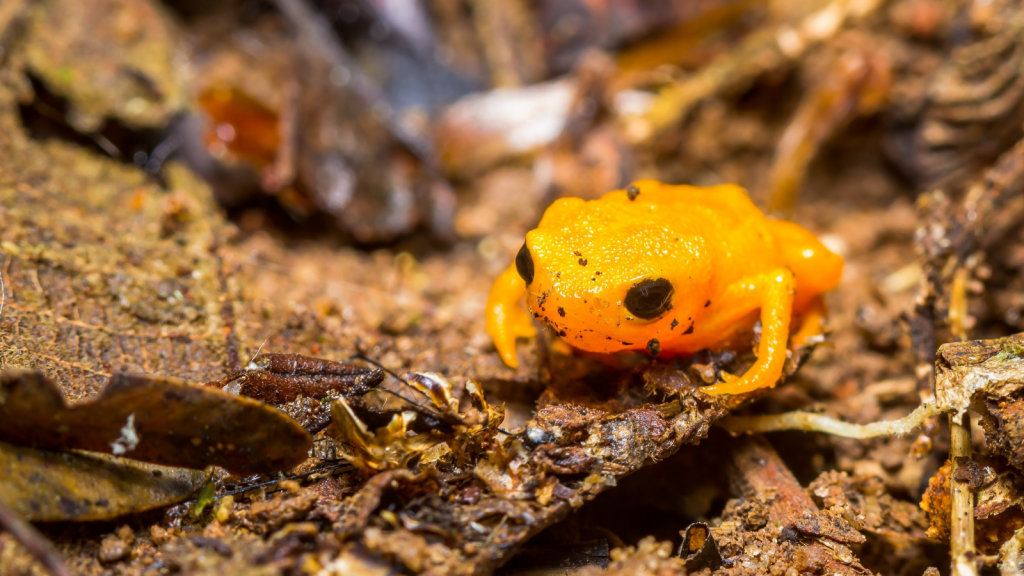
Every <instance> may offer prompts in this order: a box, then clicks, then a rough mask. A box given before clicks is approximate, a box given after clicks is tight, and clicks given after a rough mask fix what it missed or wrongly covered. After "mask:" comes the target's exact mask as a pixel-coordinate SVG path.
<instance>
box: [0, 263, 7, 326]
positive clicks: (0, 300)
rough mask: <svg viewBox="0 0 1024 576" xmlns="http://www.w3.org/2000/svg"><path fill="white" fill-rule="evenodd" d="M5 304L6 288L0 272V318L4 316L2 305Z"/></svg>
mask: <svg viewBox="0 0 1024 576" xmlns="http://www.w3.org/2000/svg"><path fill="white" fill-rule="evenodd" d="M6 303H7V288H6V287H5V286H4V271H3V270H0V317H3V315H4V304H6Z"/></svg>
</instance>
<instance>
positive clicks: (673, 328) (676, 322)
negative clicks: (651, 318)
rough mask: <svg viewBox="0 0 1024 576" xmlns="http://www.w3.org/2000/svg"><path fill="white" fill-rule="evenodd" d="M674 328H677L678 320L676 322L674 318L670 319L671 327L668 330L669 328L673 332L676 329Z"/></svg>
mask: <svg viewBox="0 0 1024 576" xmlns="http://www.w3.org/2000/svg"><path fill="white" fill-rule="evenodd" d="M676 326H679V320H676V319H675V318H673V319H672V326H671V327H670V328H671V329H672V330H675V329H676Z"/></svg>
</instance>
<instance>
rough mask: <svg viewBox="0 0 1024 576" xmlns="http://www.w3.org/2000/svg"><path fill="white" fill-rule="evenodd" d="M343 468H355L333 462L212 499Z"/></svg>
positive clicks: (215, 498) (346, 470)
mask: <svg viewBox="0 0 1024 576" xmlns="http://www.w3.org/2000/svg"><path fill="white" fill-rule="evenodd" d="M343 468H344V469H345V470H343V471H344V472H348V471H350V470H355V467H353V466H352V465H351V464H349V463H348V462H343V463H340V464H335V465H334V466H325V467H323V468H317V469H316V470H310V471H309V472H303V473H302V474H296V475H294V476H286V477H284V478H277V479H275V480H269V481H267V482H261V483H259V484H251V485H249V486H244V487H242V488H237V489H235V490H229V491H227V492H224V493H222V494H217V495H216V496H214V497H213V499H214V500H220V499H221V498H223V497H225V496H234V495H235V494H243V493H245V492H249V491H250V490H258V489H259V488H266V487H267V486H273V485H274V484H280V483H281V482H283V481H285V480H303V479H306V478H308V477H310V476H313V475H314V474H320V473H322V472H333V471H334V470H341V469H343Z"/></svg>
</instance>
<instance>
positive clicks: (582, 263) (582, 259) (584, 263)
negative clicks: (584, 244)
mask: <svg viewBox="0 0 1024 576" xmlns="http://www.w3.org/2000/svg"><path fill="white" fill-rule="evenodd" d="M586 265H587V259H586V258H580V266H586Z"/></svg>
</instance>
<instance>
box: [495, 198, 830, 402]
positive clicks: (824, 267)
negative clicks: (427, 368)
mask: <svg viewBox="0 0 1024 576" xmlns="http://www.w3.org/2000/svg"><path fill="white" fill-rule="evenodd" d="M842 271H843V259H842V258H841V257H839V256H838V255H837V254H835V253H833V252H831V251H830V250H829V249H828V248H826V247H825V246H824V245H823V244H822V243H821V242H820V241H819V240H818V239H817V238H815V237H814V235H813V234H811V233H810V232H808V231H807V230H805V229H804V228H802V227H800V226H798V225H796V224H793V223H791V222H785V221H782V220H769V219H768V218H767V217H765V215H764V213H762V212H761V211H760V210H759V209H758V208H757V206H755V205H754V203H753V202H751V201H750V198H749V197H748V196H747V193H746V191H744V190H743V189H742V188H740V187H739V186H736V185H733V184H724V185H721V186H712V187H707V188H699V187H694V186H671V185H667V184H661V183H659V182H656V181H653V180H641V181H638V182H635V183H634V184H633V185H631V186H628V187H627V188H626V189H625V190H616V191H614V192H609V193H608V194H605V195H604V196H603V197H601V198H600V199H598V200H593V201H589V202H588V201H584V200H582V199H579V198H563V199H561V200H558V201H557V202H555V203H554V204H552V205H551V207H549V208H548V209H547V211H546V212H545V213H544V217H543V218H542V219H541V221H540V224H539V225H538V226H537V228H536V229H535V230H531V231H530V232H529V233H528V234H527V235H526V242H525V243H524V244H523V247H522V248H521V249H520V250H519V254H518V255H517V256H516V260H515V263H514V264H513V265H511V266H509V267H508V269H507V270H505V272H504V273H502V275H501V276H500V277H499V278H498V280H497V281H495V283H494V287H493V288H491V293H490V295H489V296H488V298H487V333H488V334H490V335H491V337H492V338H493V339H494V345H495V346H496V347H497V349H498V353H499V354H500V355H501V357H502V359H503V360H504V361H505V364H507V365H509V366H510V367H512V368H515V367H516V366H518V360H517V358H516V338H518V337H531V336H533V335H534V334H535V333H536V331H535V329H534V327H533V324H532V322H531V319H530V317H531V315H532V316H533V317H534V318H537V319H539V320H540V321H542V322H544V323H545V324H548V325H549V326H551V327H552V328H553V329H554V331H555V332H557V333H558V335H559V336H560V337H561V338H562V339H563V340H565V341H566V342H567V343H569V344H570V345H572V346H573V347H575V348H577V349H579V350H584V351H587V352H594V353H601V354H611V353H615V352H634V351H637V352H638V351H646V352H647V353H648V354H650V355H651V356H658V357H668V356H678V355H686V354H692V353H695V352H697V351H699V350H703V349H705V348H710V349H715V350H721V349H736V348H738V347H742V346H744V345H749V342H750V341H751V339H752V337H753V328H754V325H755V323H756V322H757V320H758V318H760V320H761V340H760V343H759V345H758V348H757V362H756V363H755V364H754V365H753V366H752V367H751V368H750V369H749V370H748V371H747V372H746V373H745V374H743V376H733V375H731V374H723V376H722V377H723V379H724V383H719V384H715V385H712V386H707V387H704V388H703V390H704V391H705V392H708V393H710V394H740V393H743V392H749V391H751V390H756V389H758V388H762V387H765V386H774V385H775V383H776V382H777V381H778V379H779V377H780V376H781V374H782V369H783V364H784V363H785V360H786V346H787V342H788V340H789V335H790V324H791V322H792V317H793V316H794V315H797V317H798V318H799V319H800V320H802V328H801V329H800V331H799V332H798V333H797V334H795V335H794V341H795V342H797V343H799V341H802V340H803V339H805V338H806V337H807V336H810V335H813V334H817V333H820V332H821V320H822V319H823V318H824V315H825V313H826V311H825V307H824V303H823V302H822V298H821V296H822V294H823V293H824V292H827V291H829V290H831V289H833V288H835V287H836V285H837V284H838V283H839V277H840V276H841V274H842ZM523 295H526V305H527V308H528V309H529V313H527V311H526V310H524V309H523V307H522V305H521V304H520V301H521V299H522V297H523Z"/></svg>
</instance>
